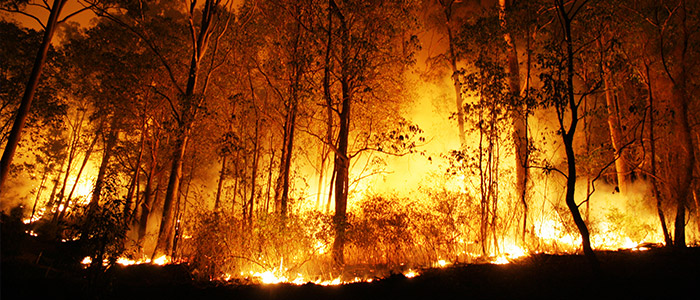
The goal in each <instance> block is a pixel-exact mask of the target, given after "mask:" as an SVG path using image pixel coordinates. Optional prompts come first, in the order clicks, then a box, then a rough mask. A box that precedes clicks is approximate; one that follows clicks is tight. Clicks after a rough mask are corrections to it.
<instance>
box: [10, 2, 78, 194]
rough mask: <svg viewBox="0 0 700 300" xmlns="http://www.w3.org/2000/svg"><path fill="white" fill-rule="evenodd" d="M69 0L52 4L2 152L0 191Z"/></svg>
mask: <svg viewBox="0 0 700 300" xmlns="http://www.w3.org/2000/svg"><path fill="white" fill-rule="evenodd" d="M66 2H67V0H54V1H53V5H52V6H51V12H50V13H49V19H48V21H47V22H46V28H45V30H44V38H43V39H42V41H41V46H39V51H38V53H37V55H36V59H35V60H34V67H32V73H31V74H30V75H29V81H28V82H27V86H26V88H25V90H24V95H23V96H22V101H21V102H20V105H19V108H18V109H17V113H16V114H15V120H14V123H13V125H12V129H11V130H10V135H9V136H8V137H7V145H6V146H5V151H4V152H3V153H2V158H1V159H0V192H2V191H3V190H4V189H3V185H4V184H5V180H6V179H7V176H8V175H9V172H10V166H11V165H12V158H13V157H14V155H15V151H16V150H17V145H18V144H19V140H20V138H21V135H22V130H23V129H24V124H25V123H26V122H27V116H28V115H29V109H30V107H31V105H32V101H33V100H34V93H35V92H36V89H37V87H38V86H39V79H40V78H41V71H42V69H43V68H44V64H45V62H46V56H47V54H48V52H49V47H50V46H51V40H52V39H53V35H54V33H55V31H56V27H57V25H58V18H59V15H60V14H61V11H62V10H63V6H64V5H65V4H66Z"/></svg>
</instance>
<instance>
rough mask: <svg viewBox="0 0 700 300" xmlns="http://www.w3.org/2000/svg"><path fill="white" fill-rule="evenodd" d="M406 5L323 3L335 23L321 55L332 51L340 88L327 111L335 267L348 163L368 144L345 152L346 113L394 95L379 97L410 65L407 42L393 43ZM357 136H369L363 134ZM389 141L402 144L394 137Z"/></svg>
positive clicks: (406, 19)
mask: <svg viewBox="0 0 700 300" xmlns="http://www.w3.org/2000/svg"><path fill="white" fill-rule="evenodd" d="M409 4H410V3H404V2H400V1H397V2H393V1H391V2H383V3H381V4H379V3H377V4H376V5H372V4H367V3H364V2H362V1H357V2H356V1H344V2H342V3H341V5H338V4H337V2H336V1H334V0H329V4H328V7H329V13H330V14H332V15H333V18H332V19H335V20H338V25H337V27H331V28H328V30H331V31H333V34H331V35H329V36H330V37H332V38H335V39H334V41H336V42H335V43H332V42H329V43H328V45H330V46H331V47H329V48H328V49H326V51H332V53H333V54H331V56H332V57H337V58H336V60H335V62H336V63H337V70H332V71H336V72H337V73H336V74H335V75H336V76H337V77H336V78H338V81H339V82H338V83H339V84H340V96H339V98H340V99H339V101H337V102H336V101H335V99H331V100H332V101H333V102H332V103H329V105H330V104H332V105H333V107H332V111H333V112H334V113H335V115H336V116H337V117H338V135H337V139H336V140H335V143H334V144H333V145H332V146H331V147H332V149H333V151H334V154H335V157H334V175H333V179H334V182H333V187H334V193H335V215H334V217H333V222H334V226H335V239H334V241H333V247H332V257H333V261H334V262H335V263H336V264H337V265H339V266H342V265H343V264H344V261H345V260H344V253H343V251H344V247H345V242H346V236H345V232H346V226H347V216H346V213H347V201H348V191H349V183H350V182H349V169H350V160H351V159H352V157H353V156H354V155H357V154H358V153H360V152H361V150H363V149H364V150H368V147H365V146H363V145H366V144H367V142H368V140H365V141H363V142H360V149H359V150H356V151H355V153H352V152H351V148H350V146H351V145H350V140H349V137H350V132H351V130H352V127H351V125H352V124H353V123H352V121H353V120H356V119H355V118H351V112H352V111H353V107H357V106H359V104H361V103H363V102H365V101H368V102H369V101H385V102H388V101H389V100H390V99H391V97H392V96H393V97H396V96H398V94H391V93H389V94H385V93H386V92H387V91H395V90H394V88H395V86H394V85H395V84H397V79H396V77H393V76H392V75H393V74H401V73H402V69H403V67H405V66H406V65H407V64H408V63H410V61H411V57H412V52H413V49H412V48H411V46H410V45H411V44H410V40H409V43H406V44H403V43H397V40H398V41H401V42H404V41H405V40H404V39H403V38H402V37H403V36H404V34H406V30H407V29H408V28H409V27H410V26H411V22H412V21H411V20H412V19H411V14H412V12H411V6H410V5H409ZM337 48H339V49H337ZM336 51H337V52H336ZM377 95H379V97H378V96H377ZM375 97H377V98H375ZM374 103H376V102H374ZM356 112H357V111H356ZM362 121H370V122H369V124H368V125H369V126H370V127H369V128H371V124H372V122H371V120H369V119H366V120H362ZM359 136H360V137H362V136H365V137H370V135H369V134H366V133H365V134H364V135H363V134H360V135H359ZM395 138H396V139H399V138H400V139H402V140H403V137H399V136H398V135H396V136H395ZM372 146H374V145H372ZM373 149H376V150H382V149H383V148H381V147H377V148H374V147H373Z"/></svg>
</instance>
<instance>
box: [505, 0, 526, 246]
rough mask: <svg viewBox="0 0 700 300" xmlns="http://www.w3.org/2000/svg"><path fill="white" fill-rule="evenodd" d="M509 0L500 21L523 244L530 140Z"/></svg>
mask: <svg viewBox="0 0 700 300" xmlns="http://www.w3.org/2000/svg"><path fill="white" fill-rule="evenodd" d="M507 2H508V1H507V0H499V1H498V3H499V6H500V10H499V19H500V22H501V28H502V29H503V40H504V41H505V42H506V46H507V47H506V56H507V62H508V88H509V90H510V94H511V96H512V97H513V99H517V100H518V102H514V103H513V104H514V105H513V108H514V109H513V111H514V113H513V114H512V118H513V119H512V121H513V141H514V144H515V149H514V150H515V196H516V197H517V199H519V200H520V203H521V204H522V205H523V228H522V237H523V243H524V242H525V239H526V232H527V214H528V204H527V181H528V171H527V170H528V153H527V151H528V139H527V111H528V108H527V104H526V103H524V102H523V103H519V101H520V99H521V98H520V64H519V63H518V51H517V48H516V46H515V41H514V39H513V36H512V35H511V32H510V30H509V29H508V15H507V13H506V10H507V9H508V4H507Z"/></svg>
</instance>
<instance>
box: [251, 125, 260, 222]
mask: <svg viewBox="0 0 700 300" xmlns="http://www.w3.org/2000/svg"><path fill="white" fill-rule="evenodd" d="M256 115H257V114H256ZM259 127H260V121H259V118H257V117H256V118H255V139H254V140H253V166H252V167H253V170H252V172H251V174H250V199H249V200H248V226H250V228H253V208H254V207H255V205H254V203H255V191H256V188H255V185H256V179H257V178H258V156H259V153H258V152H259V151H260V147H259V143H260V141H259V138H260V135H259Z"/></svg>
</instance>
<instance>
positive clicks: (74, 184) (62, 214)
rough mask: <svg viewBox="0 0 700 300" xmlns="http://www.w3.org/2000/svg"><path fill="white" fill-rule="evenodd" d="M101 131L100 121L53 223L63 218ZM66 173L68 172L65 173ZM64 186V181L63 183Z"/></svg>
mask: <svg viewBox="0 0 700 300" xmlns="http://www.w3.org/2000/svg"><path fill="white" fill-rule="evenodd" d="M101 131H102V123H100V127H98V129H97V131H96V132H95V137H94V138H93V139H92V142H90V146H88V149H87V151H86V152H85V158H83V163H82V164H81V165H80V169H79V170H78V174H77V175H76V176H75V182H74V183H73V187H72V188H71V190H70V193H68V197H66V203H65V204H64V205H63V209H61V212H60V213H59V214H58V216H57V217H56V218H55V219H54V224H58V223H59V222H61V220H63V217H64V215H65V213H66V210H68V206H69V205H70V201H71V198H73V193H74V192H75V188H76V187H77V186H78V181H80V176H82V174H83V170H85V166H86V165H87V163H88V161H89V160H90V155H91V154H92V150H93V149H94V148H95V144H97V140H98V139H99V137H100V132H101ZM66 174H68V173H66ZM64 187H65V183H64ZM61 194H63V190H61Z"/></svg>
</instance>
